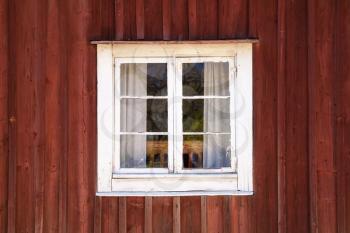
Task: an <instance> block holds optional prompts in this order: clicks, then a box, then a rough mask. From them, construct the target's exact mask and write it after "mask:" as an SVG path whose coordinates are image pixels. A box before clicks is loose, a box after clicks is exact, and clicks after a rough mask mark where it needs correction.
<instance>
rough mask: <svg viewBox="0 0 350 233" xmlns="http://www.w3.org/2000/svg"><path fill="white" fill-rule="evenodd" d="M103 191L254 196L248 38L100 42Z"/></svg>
mask: <svg viewBox="0 0 350 233" xmlns="http://www.w3.org/2000/svg"><path fill="white" fill-rule="evenodd" d="M97 53H98V54H97V58H98V106H97V107H98V116H97V120H98V184H97V194H98V195H121V196H129V195H220V194H222V195H249V194H252V191H253V190H252V44H251V43H250V42H247V41H215V42H213V41H212V42H210V43H203V42H202V43H200V42H188V43H184V42H177V43H175V42H159V43H158V42H154V43H151V42H108V43H107V42H104V43H98V45H97Z"/></svg>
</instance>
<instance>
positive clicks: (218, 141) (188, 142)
mask: <svg viewBox="0 0 350 233" xmlns="http://www.w3.org/2000/svg"><path fill="white" fill-rule="evenodd" d="M230 137H231V136H230V135H229V134H228V135H222V134H221V135H219V134H209V135H184V136H183V155H182V158H183V167H184V168H205V169H214V168H216V169H217V168H223V167H231V146H230V145H231V144H230Z"/></svg>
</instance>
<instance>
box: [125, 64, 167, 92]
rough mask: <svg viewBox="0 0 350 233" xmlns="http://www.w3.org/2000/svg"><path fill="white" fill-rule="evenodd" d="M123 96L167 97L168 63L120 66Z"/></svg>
mask: <svg viewBox="0 0 350 233" xmlns="http://www.w3.org/2000/svg"><path fill="white" fill-rule="evenodd" d="M120 92H121V95H122V96H166V95H167V64H166V63H148V64H147V63H127V64H121V66H120Z"/></svg>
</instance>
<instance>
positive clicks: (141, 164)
mask: <svg viewBox="0 0 350 233" xmlns="http://www.w3.org/2000/svg"><path fill="white" fill-rule="evenodd" d="M120 156H121V157H120V167H121V168H156V167H158V168H167V167H168V136H166V135H121V136H120Z"/></svg>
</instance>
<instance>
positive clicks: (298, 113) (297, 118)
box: [284, 1, 309, 233]
mask: <svg viewBox="0 0 350 233" xmlns="http://www.w3.org/2000/svg"><path fill="white" fill-rule="evenodd" d="M305 21H307V6H306V3H305V1H295V2H293V3H291V2H288V1H287V2H286V22H285V23H286V32H285V33H286V46H285V48H286V52H285V58H286V63H285V85H284V86H285V96H286V97H285V98H286V103H285V108H286V109H285V114H286V119H285V120H286V121H285V122H286V125H285V130H286V131H285V153H286V154H285V155H286V160H285V162H286V170H285V172H286V174H285V175H286V176H285V181H286V187H285V188H286V189H285V203H286V210H285V216H286V231H287V232H304V233H307V232H309V220H308V216H309V210H308V208H305V207H306V206H308V205H309V198H308V196H309V187H308V185H309V182H308V179H305V177H307V176H308V166H309V164H308V161H309V160H308V123H307V121H306V120H305V119H307V117H308V103H307V102H306V101H305V100H306V99H307V98H308V82H307V77H308V74H307V70H308V65H307V64H308V61H307V56H308V55H307V53H308V49H307V43H308V42H307V25H306V24H305V23H304V22H305ZM295 171H298V172H295Z"/></svg>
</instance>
